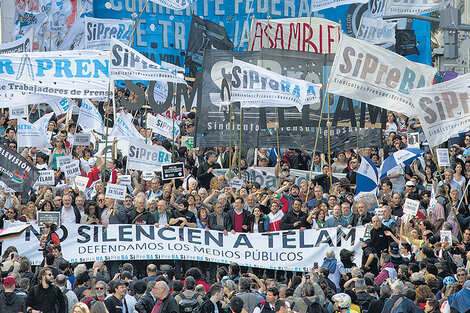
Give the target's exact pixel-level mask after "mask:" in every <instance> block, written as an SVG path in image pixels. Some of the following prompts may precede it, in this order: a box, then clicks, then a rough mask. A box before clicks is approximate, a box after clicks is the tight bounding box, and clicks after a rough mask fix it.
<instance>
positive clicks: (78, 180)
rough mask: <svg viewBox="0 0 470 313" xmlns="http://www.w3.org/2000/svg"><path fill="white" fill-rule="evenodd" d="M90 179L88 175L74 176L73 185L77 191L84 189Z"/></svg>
mask: <svg viewBox="0 0 470 313" xmlns="http://www.w3.org/2000/svg"><path fill="white" fill-rule="evenodd" d="M89 180H90V179H89V178H88V177H83V176H75V178H74V183H75V186H76V187H77V188H78V190H79V191H85V189H86V185H87V184H88V181H89Z"/></svg>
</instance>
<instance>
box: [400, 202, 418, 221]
mask: <svg viewBox="0 0 470 313" xmlns="http://www.w3.org/2000/svg"><path fill="white" fill-rule="evenodd" d="M418 210H419V201H418V200H411V199H408V198H406V199H405V203H404V204H403V214H406V215H408V216H409V217H413V216H416V214H418Z"/></svg>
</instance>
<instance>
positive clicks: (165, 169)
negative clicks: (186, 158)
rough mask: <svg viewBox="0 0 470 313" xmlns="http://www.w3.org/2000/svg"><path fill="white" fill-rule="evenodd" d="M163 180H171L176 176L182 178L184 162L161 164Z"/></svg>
mask: <svg viewBox="0 0 470 313" xmlns="http://www.w3.org/2000/svg"><path fill="white" fill-rule="evenodd" d="M162 176H163V180H172V179H176V178H184V164H183V163H173V164H164V165H162Z"/></svg>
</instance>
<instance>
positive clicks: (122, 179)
mask: <svg viewBox="0 0 470 313" xmlns="http://www.w3.org/2000/svg"><path fill="white" fill-rule="evenodd" d="M118 179H119V185H124V186H129V185H130V184H131V183H132V179H131V175H121V176H118Z"/></svg>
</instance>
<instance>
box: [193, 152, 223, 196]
mask: <svg viewBox="0 0 470 313" xmlns="http://www.w3.org/2000/svg"><path fill="white" fill-rule="evenodd" d="M215 168H220V165H219V163H217V155H216V154H215V152H214V151H208V152H207V153H206V162H204V163H202V164H201V165H199V168H198V169H197V179H198V180H199V184H201V187H204V188H206V189H207V190H209V189H210V184H211V179H212V178H214V177H215V176H214V174H213V173H212V170H213V169H215Z"/></svg>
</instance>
